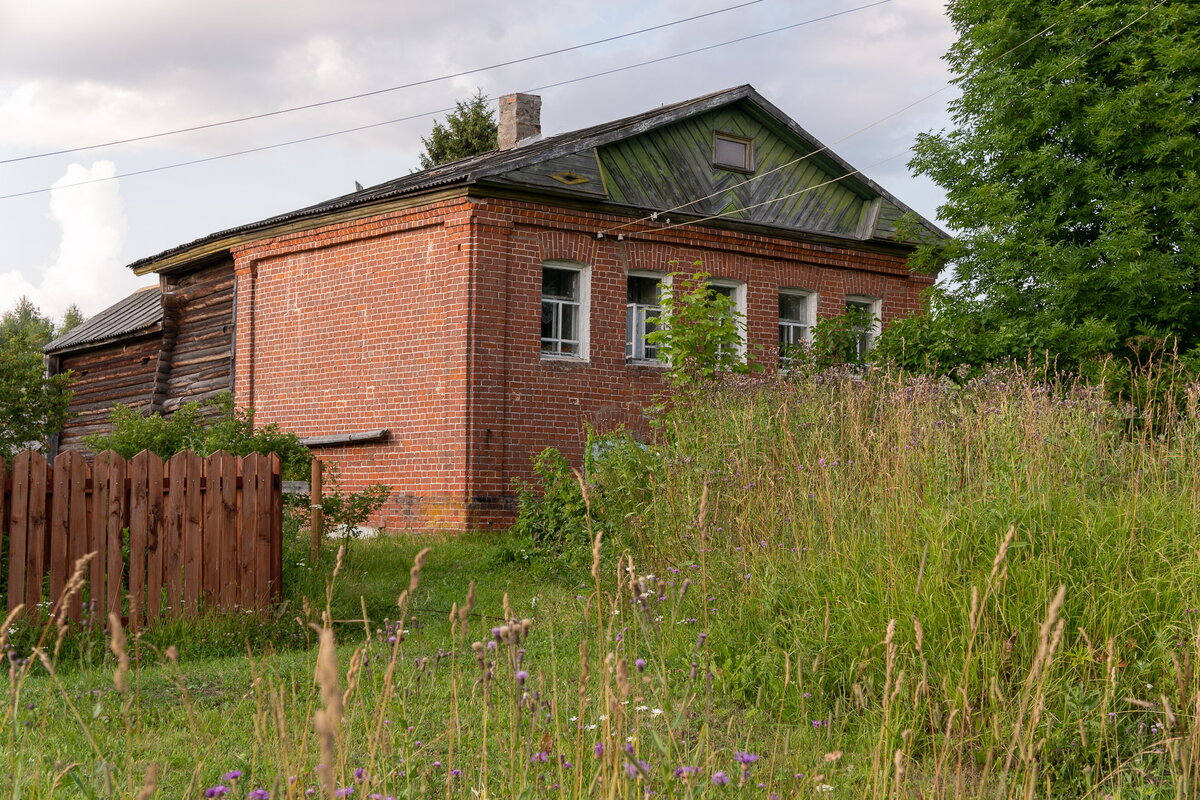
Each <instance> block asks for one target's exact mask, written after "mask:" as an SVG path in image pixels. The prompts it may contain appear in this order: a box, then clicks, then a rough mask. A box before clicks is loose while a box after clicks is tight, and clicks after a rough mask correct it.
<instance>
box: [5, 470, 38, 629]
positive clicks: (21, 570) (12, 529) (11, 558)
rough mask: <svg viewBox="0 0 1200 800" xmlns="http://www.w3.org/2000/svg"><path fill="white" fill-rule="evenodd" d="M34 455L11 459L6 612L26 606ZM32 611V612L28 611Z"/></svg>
mask: <svg viewBox="0 0 1200 800" xmlns="http://www.w3.org/2000/svg"><path fill="white" fill-rule="evenodd" d="M32 457H33V453H31V452H29V451H26V452H24V453H18V454H17V456H16V457H15V458H13V469H12V502H11V504H10V515H9V518H8V535H9V550H8V610H9V611H12V610H13V609H14V608H16V607H17V606H19V605H20V604H21V603H24V602H25V562H26V560H27V559H28V558H29V551H28V544H29V472H30V469H29V462H30V459H31V458H32ZM28 610H30V611H32V609H28Z"/></svg>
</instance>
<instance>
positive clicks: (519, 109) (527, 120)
mask: <svg viewBox="0 0 1200 800" xmlns="http://www.w3.org/2000/svg"><path fill="white" fill-rule="evenodd" d="M541 135H542V98H541V97H539V96H538V95H536V94H506V95H504V96H503V97H501V98H500V125H499V130H498V131H497V132H496V140H497V144H498V146H499V148H500V149H501V150H512V149H513V148H514V147H516V146H517V144H518V143H520V142H521V141H523V140H525V139H529V138H533V137H537V136H541Z"/></svg>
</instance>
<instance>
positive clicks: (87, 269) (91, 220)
mask: <svg viewBox="0 0 1200 800" xmlns="http://www.w3.org/2000/svg"><path fill="white" fill-rule="evenodd" d="M116 172H117V168H116V165H115V164H113V162H111V161H97V162H95V163H93V164H92V165H91V166H84V165H83V164H71V165H70V166H69V167H68V168H67V170H66V173H65V174H64V175H63V176H62V177H61V178H59V180H57V181H56V182H55V183H54V189H53V190H52V191H51V192H50V203H49V206H50V207H49V212H48V216H49V218H50V219H51V220H52V221H53V222H54V223H55V225H56V226H57V227H58V230H59V240H58V247H57V250H56V252H55V254H54V257H53V261H52V262H51V263H50V264H48V265H46V267H45V268H44V269H42V270H39V271H38V277H37V278H35V279H34V280H32V281H31V280H30V279H29V278H27V277H26V276H25V275H23V274H22V273H20V272H17V271H15V270H13V271H9V272H7V273H0V301H2V305H3V306H4V307H5V308H8V307H10V306H11V305H12V304H13V303H14V302H15V301H16V300H17V298H19V297H21V296H22V295H25V296H27V297H29V299H30V300H32V301H33V303H34V304H35V305H37V306H38V307H39V308H40V309H41V310H42V312H43V313H45V314H48V315H50V316H51V317H54V318H59V317H61V316H62V314H63V312H65V311H66V309H67V306H69V305H71V304H75V305H78V306H79V307H80V308H81V309H82V310H83V312H84V314H86V315H90V314H94V313H95V312H97V311H100V310H101V309H103V308H105V307H106V306H108V305H111V304H112V303H114V302H116V301H117V300H120V299H121V298H122V297H124V296H125V295H127V294H129V293H130V292H132V291H133V290H134V289H135V288H137V287H138V286H140V285H145V284H146V283H147V279H145V278H138V277H135V276H134V275H133V274H132V273H131V272H130V271H129V270H128V269H126V268H125V267H124V266H122V264H121V252H122V248H123V246H124V243H125V234H126V229H127V227H128V226H127V223H126V220H125V210H124V206H123V204H122V202H121V193H120V187H119V185H118V182H117V181H115V180H110V181H102V182H99V183H92V184H88V185H86V186H77V187H70V188H69V186H70V184H75V183H80V182H83V181H90V180H98V179H103V178H111V177H113V176H114V175H116ZM35 281H36V282H35Z"/></svg>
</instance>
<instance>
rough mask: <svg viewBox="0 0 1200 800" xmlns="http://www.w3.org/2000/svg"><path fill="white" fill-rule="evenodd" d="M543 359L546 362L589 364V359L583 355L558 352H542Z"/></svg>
mask: <svg viewBox="0 0 1200 800" xmlns="http://www.w3.org/2000/svg"><path fill="white" fill-rule="evenodd" d="M541 361H542V363H544V364H578V365H584V366H585V365H587V364H588V360H587V359H586V358H582V357H581V356H568V355H559V354H558V353H542V354H541Z"/></svg>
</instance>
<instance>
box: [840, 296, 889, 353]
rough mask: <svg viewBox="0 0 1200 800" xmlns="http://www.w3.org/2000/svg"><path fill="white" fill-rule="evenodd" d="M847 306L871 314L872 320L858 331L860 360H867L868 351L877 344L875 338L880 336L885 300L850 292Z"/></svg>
mask: <svg viewBox="0 0 1200 800" xmlns="http://www.w3.org/2000/svg"><path fill="white" fill-rule="evenodd" d="M846 308H857V309H861V310H863V311H865V312H867V313H868V314H870V315H871V320H870V322H869V323H868V324H867V325H866V326H864V327H863V328H862V329H860V330H859V332H858V358H859V360H860V361H866V359H867V353H868V352H870V350H871V348H872V347H874V346H875V338H876V337H877V336H879V329H880V328H879V326H880V314H881V313H882V310H883V301H882V300H880V299H879V298H878V297H870V296H869V295H865V294H848V295H846Z"/></svg>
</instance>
